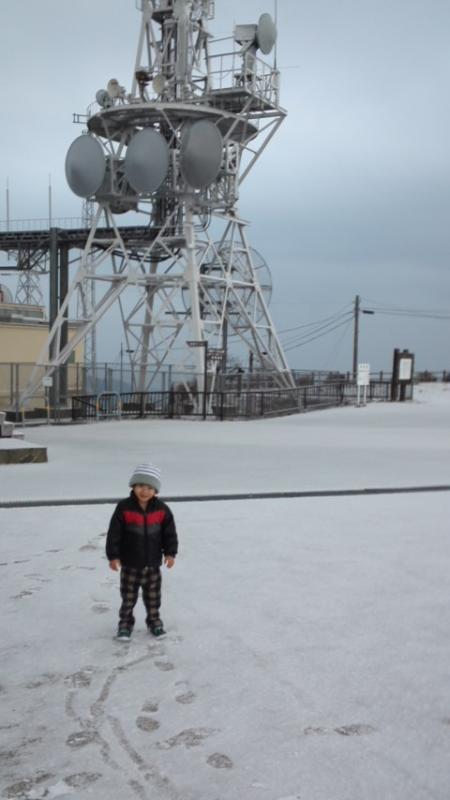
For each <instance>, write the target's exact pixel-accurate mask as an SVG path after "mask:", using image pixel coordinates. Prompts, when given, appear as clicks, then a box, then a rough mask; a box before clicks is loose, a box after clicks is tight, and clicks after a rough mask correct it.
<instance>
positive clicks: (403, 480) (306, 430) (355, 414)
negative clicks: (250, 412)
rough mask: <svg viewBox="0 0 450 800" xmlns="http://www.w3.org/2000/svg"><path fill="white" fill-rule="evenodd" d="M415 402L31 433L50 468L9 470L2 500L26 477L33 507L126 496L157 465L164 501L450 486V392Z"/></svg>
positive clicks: (446, 388) (425, 391)
mask: <svg viewBox="0 0 450 800" xmlns="http://www.w3.org/2000/svg"><path fill="white" fill-rule="evenodd" d="M415 398H416V399H415V401H414V402H412V403H392V404H390V403H373V404H371V405H368V406H366V407H364V408H354V407H351V406H349V407H345V408H336V409H330V410H328V411H320V412H311V413H309V414H297V415H294V416H289V417H281V418H277V419H272V420H255V421H252V422H243V421H239V422H215V421H207V422H202V421H193V422H190V421H185V420H183V421H181V420H174V421H172V422H170V421H168V420H159V419H145V420H136V421H122V422H117V421H114V422H113V421H111V422H99V423H89V424H85V425H73V426H72V425H66V426H63V427H48V426H46V425H44V426H41V427H32V428H30V429H29V430H27V431H26V441H30V442H33V443H35V444H39V445H45V446H46V447H47V448H48V463H47V464H30V465H25V466H22V465H17V466H13V465H12V466H10V467H8V468H7V469H2V470H1V472H0V481H1V483H0V487H1V488H0V500H2V499H4V500H10V499H19V498H21V497H23V496H24V494H23V493H24V487H23V479H24V478H25V479H26V492H25V494H26V498H27V499H29V500H32V499H36V498H40V499H43V498H50V499H53V498H56V497H59V498H69V499H70V498H77V499H78V498H86V499H87V498H95V497H106V498H115V497H121V496H122V495H123V493H124V489H126V486H127V482H128V478H129V476H130V474H131V472H132V470H133V468H134V467H135V466H136V464H138V463H140V462H141V461H143V460H148V459H149V458H151V459H152V460H154V461H155V463H157V464H159V465H160V466H161V468H162V471H163V477H164V485H163V489H164V494H165V495H166V496H174V495H190V494H217V493H224V494H233V493H241V492H261V491H267V492H270V491H284V490H290V491H302V490H317V489H324V490H325V489H365V488H367V487H379V486H380V487H386V486H388V487H389V486H415V485H422V484H423V483H425V484H427V485H433V484H442V483H450V469H449V467H450V458H449V436H448V430H449V427H450V384H438V385H434V384H431V385H426V384H423V385H421V386H419V387H417V388H416V390H415ZM431 407H432V409H433V411H432V413H430V408H431ZM3 441H4V442H7V440H6V439H5V440H3ZM1 443H2V440H1V439H0V446H1Z"/></svg>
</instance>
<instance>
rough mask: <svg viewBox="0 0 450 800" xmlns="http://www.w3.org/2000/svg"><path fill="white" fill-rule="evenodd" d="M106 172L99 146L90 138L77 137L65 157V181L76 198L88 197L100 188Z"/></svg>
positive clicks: (104, 160) (101, 149) (104, 161)
mask: <svg viewBox="0 0 450 800" xmlns="http://www.w3.org/2000/svg"><path fill="white" fill-rule="evenodd" d="M105 172H106V159H105V155H104V152H103V148H102V146H101V144H100V143H99V142H98V141H97V139H94V138H93V137H92V136H87V135H83V136H79V137H78V139H75V141H74V142H72V144H71V145H70V147H69V149H68V151H67V156H66V179H67V183H68V184H69V186H70V188H71V189H72V192H74V194H76V195H78V197H90V196H91V195H93V194H95V192H96V191H97V190H98V189H99V188H100V186H101V185H102V183H103V179H104V177H105Z"/></svg>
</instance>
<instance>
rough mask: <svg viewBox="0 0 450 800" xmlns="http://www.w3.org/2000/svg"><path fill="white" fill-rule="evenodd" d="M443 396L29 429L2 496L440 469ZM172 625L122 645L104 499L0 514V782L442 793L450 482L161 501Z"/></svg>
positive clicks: (226, 798) (172, 489)
mask: <svg viewBox="0 0 450 800" xmlns="http://www.w3.org/2000/svg"><path fill="white" fill-rule="evenodd" d="M449 423H450V393H449V391H448V390H447V388H446V387H445V386H432V387H419V388H418V389H417V390H416V400H415V401H414V402H413V403H402V404H395V405H394V404H392V405H391V404H376V405H372V406H368V407H366V408H358V409H355V408H344V409H337V410H333V411H325V412H316V413H312V414H307V415H303V416H299V417H295V418H292V417H291V418H284V419H278V420H272V421H261V422H248V423H245V422H243V423H210V422H208V423H202V422H200V421H199V422H197V423H190V422H181V421H178V422H176V421H174V422H164V421H160V422H159V421H152V420H150V421H142V422H121V423H117V422H108V423H99V424H94V425H87V426H75V427H73V428H71V427H60V428H47V427H43V428H36V429H33V430H32V434H33V439H34V441H35V442H36V443H38V444H47V445H48V448H49V463H48V464H46V465H41V464H25V465H14V466H3V465H1V466H0V487H1V489H0V499H1V500H7V499H18V498H22V499H30V498H39V497H40V498H43V499H48V498H52V497H57V496H59V497H70V498H72V497H73V498H75V497H77V498H78V497H95V496H98V495H99V496H102V495H105V496H114V495H115V494H117V495H118V496H123V495H125V494H126V493H127V481H128V477H129V473H130V472H131V470H132V468H133V467H134V466H135V465H136V464H137V463H138V462H139V460H141V459H142V457H144V458H146V459H151V460H153V461H155V462H156V463H157V464H159V465H161V466H162V468H163V471H164V478H163V481H164V483H163V488H164V492H165V493H166V494H169V493H170V494H173V495H175V494H184V495H186V494H189V493H195V494H200V493H215V492H217V491H224V492H234V491H273V490H282V489H299V490H302V489H305V488H313V489H318V488H319V489H320V488H330V489H341V488H348V489H352V488H359V487H368V488H370V487H373V486H382V485H384V486H394V485H397V486H407V485H421V486H424V485H431V484H439V485H443V484H448V483H449V482H450V481H449V462H450V457H449ZM172 509H173V511H174V514H175V517H176V520H177V525H178V529H179V536H180V554H179V557H178V559H177V562H176V565H175V567H174V568H173V569H172V570H171V571H168V570H164V575H163V607H162V612H163V614H162V615H163V618H164V621H165V624H166V627H167V630H168V635H167V637H166V638H165V639H164V640H154V639H151V638H150V637H149V635H148V634H147V632H146V630H145V625H144V609H143V605H142V603H141V601H139V605H138V606H137V615H136V616H137V624H136V628H135V631H134V634H133V637H132V640H131V642H130V643H126V644H123V643H119V642H117V641H115V640H114V638H113V634H114V631H115V628H116V619H117V609H118V606H119V592H118V577H117V575H116V574H115V573H112V572H111V571H110V570H109V569H108V565H107V562H106V559H105V556H104V542H105V531H106V529H107V525H108V521H109V518H110V515H111V513H112V511H113V505H111V504H109V505H98V506H97V505H95V506H87V505H81V506H75V505H70V506H67V507H55V506H50V507H43V508H26V509H18V508H13V509H3V510H2V509H0V530H1V532H2V551H1V554H0V575H1V578H2V580H1V584H0V585H1V607H2V617H1V620H2V621H1V630H0V699H1V709H2V713H1V718H0V764H1V770H0V796H1V797H2V798H13V799H18V800H40V799H41V798H51V800H57V799H58V798H64V797H69V798H74V800H75V798H76V799H77V800H78V799H79V800H85V799H86V800H87V798H96V800H124V798H127V799H128V798H132V800H134V798H137V800H153V798H158V800H237V799H238V798H243V800H247V798H249V799H250V800H252V799H253V798H255V800H380V799H382V800H448V798H449V796H450V761H449V757H448V753H449V748H450V681H449V679H448V674H449V663H450V636H449V631H450V602H449V575H450V541H449V539H450V534H449V528H448V519H449V515H450V492H421V493H413V494H389V495H376V496H363V497H362V496H359V497H326V498H324V497H322V498H295V499H293V498H290V499H276V500H273V499H264V500H239V501H235V500H228V501H208V502H174V503H173V505H172Z"/></svg>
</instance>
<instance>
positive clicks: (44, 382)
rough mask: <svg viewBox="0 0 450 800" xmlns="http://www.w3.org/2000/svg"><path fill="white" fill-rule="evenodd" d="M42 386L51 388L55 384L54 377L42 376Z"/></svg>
mask: <svg viewBox="0 0 450 800" xmlns="http://www.w3.org/2000/svg"><path fill="white" fill-rule="evenodd" d="M42 386H43V387H44V389H51V387H52V386H53V378H42Z"/></svg>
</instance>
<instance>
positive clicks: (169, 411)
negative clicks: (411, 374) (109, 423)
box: [72, 381, 412, 421]
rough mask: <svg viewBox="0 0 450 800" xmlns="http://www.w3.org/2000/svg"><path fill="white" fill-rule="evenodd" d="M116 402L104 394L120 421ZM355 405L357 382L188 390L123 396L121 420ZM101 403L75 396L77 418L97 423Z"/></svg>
mask: <svg viewBox="0 0 450 800" xmlns="http://www.w3.org/2000/svg"><path fill="white" fill-rule="evenodd" d="M390 394H391V383H390V381H374V382H371V384H370V385H369V387H368V392H367V398H366V400H367V401H368V402H371V401H374V400H378V401H388V400H390ZM117 398H118V395H117V393H116V392H111V393H110V394H108V393H107V392H103V393H102V395H101V404H102V409H101V410H102V413H101V416H102V417H103V418H107V417H108V416H109V417H112V416H118V411H117V408H118V399H117ZM411 398H412V386H408V387H407V392H406V396H405V399H407V400H409V399H411ZM356 402H357V386H356V385H355V384H354V383H353V382H334V383H324V384H315V385H307V386H299V387H297V388H295V389H267V390H260V391H254V390H252V391H221V392H219V391H217V392H207V393H206V397H205V396H204V394H203V393H202V392H197V393H195V394H192V393H187V392H186V391H157V392H124V393H122V394H121V395H120V416H121V417H122V418H123V417H134V418H144V417H161V418H167V419H173V418H176V417H178V418H180V417H203V418H214V419H219V420H225V419H239V418H241V419H242V418H244V419H256V418H258V417H270V416H281V415H283V414H295V413H299V412H304V411H312V410H314V409H320V408H330V407H334V406H341V405H344V404H350V403H356ZM98 403H99V397H98V395H80V396H78V397H72V419H73V420H74V421H81V420H89V419H91V420H94V419H98V418H99V413H98Z"/></svg>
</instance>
